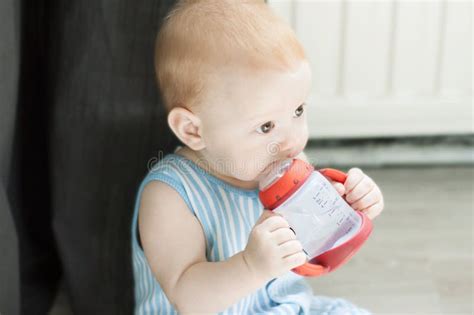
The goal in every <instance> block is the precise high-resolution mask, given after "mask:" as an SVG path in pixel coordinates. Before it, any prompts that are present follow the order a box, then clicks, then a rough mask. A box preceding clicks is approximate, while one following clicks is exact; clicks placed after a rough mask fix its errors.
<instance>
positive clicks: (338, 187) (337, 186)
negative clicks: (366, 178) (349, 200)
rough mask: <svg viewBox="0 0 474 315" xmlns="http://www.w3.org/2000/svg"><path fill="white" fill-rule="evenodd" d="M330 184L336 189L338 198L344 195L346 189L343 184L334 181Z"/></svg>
mask: <svg viewBox="0 0 474 315" xmlns="http://www.w3.org/2000/svg"><path fill="white" fill-rule="evenodd" d="M331 184H332V186H333V187H334V188H335V189H336V191H337V193H338V194H339V196H342V195H344V194H345V193H346V188H345V187H344V184H342V183H339V182H334V181H331Z"/></svg>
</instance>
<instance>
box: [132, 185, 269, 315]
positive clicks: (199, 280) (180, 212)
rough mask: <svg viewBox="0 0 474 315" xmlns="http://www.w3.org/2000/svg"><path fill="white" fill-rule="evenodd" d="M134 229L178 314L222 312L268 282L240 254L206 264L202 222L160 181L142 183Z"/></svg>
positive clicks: (176, 193)
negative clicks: (142, 188) (142, 189)
mask: <svg viewBox="0 0 474 315" xmlns="http://www.w3.org/2000/svg"><path fill="white" fill-rule="evenodd" d="M139 231H140V237H141V241H142V246H143V249H144V251H145V255H146V257H147V260H148V263H149V265H150V267H151V270H152V271H153V274H154V276H155V277H156V279H157V281H158V282H159V283H160V285H161V287H162V288H163V290H164V292H165V294H166V296H167V297H168V300H169V301H170V302H171V303H172V304H173V305H174V307H175V308H176V309H177V311H178V312H179V313H180V314H181V313H190V312H192V313H211V312H214V313H215V312H219V311H222V310H225V309H226V308H228V307H230V306H232V305H233V304H235V303H236V302H238V301H239V300H240V299H241V298H243V297H245V296H246V295H248V294H250V293H252V292H254V291H255V290H257V289H258V288H260V287H262V286H263V285H264V284H265V283H266V281H268V280H269V279H263V278H259V277H257V276H255V274H254V273H252V272H251V271H250V269H249V268H248V267H247V265H246V262H245V261H244V259H243V255H242V252H239V253H237V254H235V255H234V256H232V257H230V258H229V259H228V260H226V261H221V262H208V261H207V260H206V257H205V248H206V243H205V237H204V232H203V230H202V226H201V224H200V223H199V221H198V220H197V218H196V217H195V216H194V215H193V214H192V212H191V211H190V210H189V208H188V206H187V205H186V203H185V202H184V200H183V199H182V198H181V196H180V195H179V194H178V192H177V191H175V190H174V189H173V188H171V187H170V186H168V185H167V184H165V183H162V182H159V181H154V182H150V183H149V184H147V185H146V187H145V189H144V191H143V194H142V199H141V203H140V210H139Z"/></svg>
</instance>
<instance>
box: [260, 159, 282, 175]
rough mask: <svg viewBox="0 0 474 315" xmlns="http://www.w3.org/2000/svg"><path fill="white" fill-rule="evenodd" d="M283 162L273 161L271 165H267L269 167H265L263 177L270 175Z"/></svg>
mask: <svg viewBox="0 0 474 315" xmlns="http://www.w3.org/2000/svg"><path fill="white" fill-rule="evenodd" d="M280 162H281V160H276V161H273V162H271V163H270V164H268V165H267V167H265V169H264V170H263V171H262V173H261V174H262V175H266V174H268V173H270V171H271V170H272V169H273V168H274V167H276V166H277V165H278V164H279V163H280Z"/></svg>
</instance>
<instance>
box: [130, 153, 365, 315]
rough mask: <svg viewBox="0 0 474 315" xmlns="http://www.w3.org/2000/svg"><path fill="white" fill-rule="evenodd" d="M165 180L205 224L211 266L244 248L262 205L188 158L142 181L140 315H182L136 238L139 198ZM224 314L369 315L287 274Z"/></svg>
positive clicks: (137, 257) (171, 158) (166, 162)
mask: <svg viewBox="0 0 474 315" xmlns="http://www.w3.org/2000/svg"><path fill="white" fill-rule="evenodd" d="M153 180H158V181H162V182H164V183H166V184H168V185H170V186H171V187H173V188H174V189H175V190H176V191H177V192H178V193H179V194H180V195H181V197H182V198H183V200H184V201H185V202H186V204H187V205H188V207H189V209H190V211H192V213H193V214H194V215H195V216H196V217H197V219H198V220H199V221H200V223H201V225H202V227H203V230H204V234H205V239H206V258H207V260H208V261H211V262H213V261H222V260H226V259H228V258H229V257H231V256H233V255H234V254H236V253H238V252H239V251H242V250H244V249H245V246H246V244H247V241H248V236H249V234H250V231H251V229H252V227H253V226H254V224H255V222H256V221H257V219H258V218H259V217H260V215H261V213H262V211H263V206H262V204H261V203H260V201H259V199H258V190H245V189H241V188H238V187H236V186H233V185H231V184H229V183H226V182H224V181H223V180H221V179H219V178H217V177H215V176H213V175H211V174H210V173H208V172H207V171H205V170H204V169H203V168H201V167H199V166H198V165H197V164H195V163H194V162H193V161H191V160H189V159H187V158H186V157H184V156H181V155H178V154H175V153H172V154H168V155H166V156H165V157H164V158H163V159H162V160H160V161H159V162H158V163H157V164H156V165H154V166H153V168H152V169H151V170H150V172H149V173H148V174H147V176H146V177H145V178H144V179H143V181H142V183H141V185H140V187H139V190H138V194H137V198H136V202H135V210H134V214H133V221H132V260H133V273H134V279H135V303H136V306H135V314H137V315H138V314H178V313H177V311H176V310H175V309H174V308H173V306H172V305H171V303H170V302H169V300H168V299H167V297H166V295H165V294H164V292H163V290H162V288H161V286H160V284H159V283H158V282H157V281H156V279H155V277H154V276H153V273H152V271H151V269H150V267H149V265H148V262H147V260H146V257H145V255H144V253H143V250H142V248H141V246H140V244H139V240H138V237H137V221H138V220H137V219H138V209H139V204H140V196H141V193H142V191H143V188H144V187H145V185H146V184H147V183H149V182H150V181H153ZM219 314H282V315H288V314H341V315H342V314H369V313H368V312H367V311H365V310H363V309H359V308H357V307H355V306H354V305H352V304H351V303H349V302H348V301H346V300H344V299H340V298H336V299H334V298H329V297H325V296H313V294H312V289H311V287H310V286H309V285H308V284H307V283H306V281H305V280H304V278H303V277H302V276H299V275H297V274H295V273H293V272H291V271H290V272H288V273H287V274H285V275H284V276H282V277H279V278H275V279H272V280H271V281H269V282H268V283H267V284H266V285H265V286H264V287H262V288H260V289H259V290H257V291H255V292H254V293H252V294H249V295H248V296H246V297H244V298H242V299H241V300H240V301H239V302H238V303H236V304H235V305H233V306H231V307H229V308H228V309H226V310H225V311H223V312H221V313H219Z"/></svg>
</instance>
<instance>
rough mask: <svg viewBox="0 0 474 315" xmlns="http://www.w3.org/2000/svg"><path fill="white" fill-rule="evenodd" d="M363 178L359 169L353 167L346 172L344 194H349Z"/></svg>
mask: <svg viewBox="0 0 474 315" xmlns="http://www.w3.org/2000/svg"><path fill="white" fill-rule="evenodd" d="M363 178H364V173H363V172H362V171H361V170H360V168H357V167H354V168H351V169H350V170H349V171H348V172H347V179H346V181H345V183H344V187H345V188H346V193H348V192H350V191H351V190H352V189H354V187H355V186H356V185H357V184H358V183H359V182H360V181H361V180H362V179H363Z"/></svg>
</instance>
